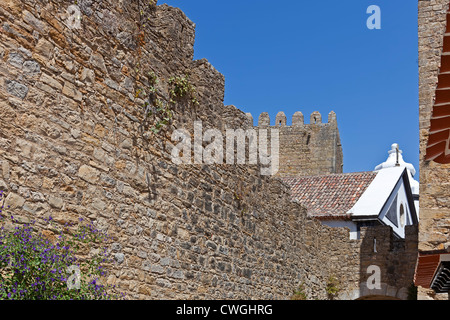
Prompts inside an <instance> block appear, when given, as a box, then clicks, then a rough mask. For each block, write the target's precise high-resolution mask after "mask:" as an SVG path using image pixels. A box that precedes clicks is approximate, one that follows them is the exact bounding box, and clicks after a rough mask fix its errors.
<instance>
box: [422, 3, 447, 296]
mask: <svg viewBox="0 0 450 320" xmlns="http://www.w3.org/2000/svg"><path fill="white" fill-rule="evenodd" d="M448 10H449V3H448V1H447V0H431V1H426V0H420V1H419V16H418V19H419V30H418V32H419V75H420V77H419V108H420V109H419V120H420V230H419V250H421V251H431V250H449V248H450V240H449V239H450V221H449V219H448V217H449V216H450V201H449V198H448V195H449V194H450V185H449V184H448V176H449V172H450V166H449V165H438V164H436V163H435V162H433V161H431V162H429V161H424V158H425V155H426V146H427V142H428V136H429V129H430V119H431V113H432V110H433V106H434V101H435V92H436V88H437V83H438V74H439V70H440V67H441V53H442V48H443V41H444V33H446V32H447V33H448V32H449V30H450V27H449V24H448V21H449V16H448V15H447V12H448ZM420 296H421V297H422V298H424V299H427V298H428V297H429V296H431V297H433V298H434V299H435V298H436V294H435V293H434V292H433V291H430V290H428V291H427V290H421V292H420ZM441 296H444V299H447V298H448V297H446V295H441Z"/></svg>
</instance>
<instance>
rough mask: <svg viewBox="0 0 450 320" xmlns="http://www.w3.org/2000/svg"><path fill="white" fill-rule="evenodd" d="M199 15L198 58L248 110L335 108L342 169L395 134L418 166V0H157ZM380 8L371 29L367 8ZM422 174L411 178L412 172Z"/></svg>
mask: <svg viewBox="0 0 450 320" xmlns="http://www.w3.org/2000/svg"><path fill="white" fill-rule="evenodd" d="M162 3H167V4H169V5H171V6H174V7H178V8H180V9H182V10H183V11H184V12H185V14H186V15H187V16H188V17H189V19H191V20H192V21H193V22H195V23H196V44H195V59H202V58H206V59H208V61H209V62H210V63H211V64H212V65H213V66H214V67H215V68H216V69H217V70H218V71H219V72H221V73H222V74H223V75H224V76H225V79H226V90H225V104H226V105H235V106H236V107H238V108H239V109H241V110H242V111H244V112H250V113H252V115H253V117H254V119H255V121H257V119H258V116H259V114H260V113H262V112H269V114H270V116H271V119H272V123H274V121H275V115H276V114H277V113H278V111H284V112H285V113H286V115H287V117H288V124H289V123H290V119H291V118H292V115H293V114H294V113H295V112H296V111H301V112H303V114H304V115H305V122H307V123H309V115H310V114H311V113H312V112H313V111H319V112H321V113H322V116H323V118H324V121H327V118H328V113H329V112H330V111H335V112H336V114H337V118H338V126H339V130H340V135H341V140H342V145H343V150H344V171H345V172H359V171H371V170H373V169H374V168H375V166H376V165H378V164H380V163H381V162H384V161H385V160H386V159H387V156H388V154H387V151H388V150H389V149H390V146H391V144H393V143H399V144H400V148H401V149H402V150H403V155H404V158H405V161H406V162H410V163H412V164H413V165H414V166H415V167H416V170H417V171H418V170H419V125H418V113H419V107H418V39H417V33H418V29H417V0H416V1H414V0H401V1H400V0H370V1H367V0H343V1H336V0H323V1H303V0H279V1H273V0H270V1H269V0H227V1H223V0H166V1H164V0H160V1H159V4H162ZM370 5H377V6H379V7H380V8H381V30H369V29H368V28H367V26H366V21H367V19H368V18H369V17H370V14H367V13H366V11H367V8H368V7H369V6H370ZM418 178H419V177H418V174H417V175H416V179H417V180H418Z"/></svg>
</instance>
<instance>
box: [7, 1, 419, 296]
mask: <svg viewBox="0 0 450 320" xmlns="http://www.w3.org/2000/svg"><path fill="white" fill-rule="evenodd" d="M77 3H78V5H79V7H80V10H81V12H82V14H83V16H82V20H81V28H80V29H70V28H69V27H67V26H68V24H67V23H66V22H67V19H68V17H67V8H68V7H69V6H70V5H72V4H73V1H50V0H46V1H37V0H26V1H18V0H17V1H16V0H6V1H1V2H0V25H2V28H3V31H4V32H1V33H0V52H10V53H11V52H16V53H17V52H20V55H21V57H22V58H23V62H22V60H21V59H20V58H19V56H15V57H13V58H12V60H11V61H14V64H15V65H16V66H17V67H16V66H13V67H11V64H9V63H8V59H1V60H0V77H1V78H3V79H5V80H4V85H2V86H0V118H1V119H2V126H0V146H1V148H0V162H1V170H0V181H2V182H1V184H2V185H6V186H7V188H8V190H7V191H8V192H9V196H8V197H9V200H10V201H11V203H12V204H13V208H12V210H11V212H12V213H13V214H15V215H19V216H24V218H28V219H32V220H36V227H38V228H41V229H43V230H46V233H48V232H49V231H48V230H47V228H48V224H47V223H46V222H45V221H44V219H45V218H47V217H49V216H52V217H53V218H54V221H56V222H57V223H59V224H61V225H64V224H65V223H67V222H74V221H75V222H76V221H78V219H79V218H83V219H84V220H83V221H92V222H93V223H94V224H95V225H96V226H98V227H101V229H102V230H105V231H107V232H108V234H109V235H110V236H111V237H112V243H111V245H110V247H111V251H112V254H113V257H114V260H115V262H114V263H113V264H112V265H111V266H110V270H109V276H108V278H107V279H106V281H107V283H109V284H115V285H116V286H117V288H118V289H119V290H121V291H123V292H125V293H127V294H128V297H130V298H132V299H249V298H252V299H289V298H290V297H291V295H292V293H293V291H294V290H295V289H297V288H298V287H299V286H300V285H301V284H304V285H305V293H306V295H307V297H308V298H309V299H327V298H328V296H327V293H326V287H327V283H328V280H329V279H330V277H331V276H334V277H336V278H337V279H339V281H340V283H341V290H340V295H339V297H340V298H342V299H345V298H358V297H360V296H361V293H362V292H363V291H361V290H360V288H361V283H363V282H364V281H365V279H367V272H366V270H364V269H365V268H366V266H367V265H369V264H374V263H375V264H378V265H379V266H380V268H381V269H382V281H383V283H384V284H385V288H388V289H389V290H388V289H386V290H385V291H384V292H385V294H394V292H395V294H396V295H397V296H398V292H400V291H401V290H402V288H405V287H407V286H408V284H409V283H410V282H411V281H412V277H411V270H413V269H414V266H415V264H414V263H415V259H412V255H411V252H412V251H413V250H414V239H413V237H411V238H412V239H410V240H408V241H411V243H412V245H411V246H405V247H402V244H401V243H399V242H397V241H394V240H393V239H392V234H391V233H390V229H387V230H386V229H385V228H381V229H374V230H371V231H370V232H369V235H368V236H367V237H364V238H363V239H362V240H353V241H351V240H349V231H348V230H346V229H331V228H328V227H325V226H323V225H322V224H321V223H319V222H318V221H316V220H311V219H309V218H308V217H307V215H306V210H305V209H304V208H303V207H302V206H300V205H299V204H297V203H293V202H291V198H290V194H289V189H288V186H286V185H285V184H283V183H282V182H281V181H280V180H278V179H277V178H276V177H267V176H261V174H260V170H259V168H258V166H243V165H231V166H226V165H211V166H208V165H190V166H189V165H175V164H173V162H172V159H171V150H172V148H173V145H172V143H173V141H172V140H171V134H172V132H173V131H174V130H175V129H176V128H182V129H186V130H188V131H191V132H192V131H193V122H194V121H202V123H203V126H204V128H215V129H218V130H220V131H222V132H224V130H225V129H227V128H250V127H252V124H251V123H250V121H249V117H248V116H246V115H245V114H244V113H243V112H242V111H240V110H238V109H236V108H235V107H233V106H224V105H223V100H224V89H225V80H224V77H223V75H221V74H220V73H219V72H218V71H217V70H216V69H214V67H213V66H212V65H211V64H210V63H209V62H208V61H206V60H205V59H202V60H198V61H193V56H194V38H195V24H194V23H193V22H192V21H190V20H189V19H188V18H187V17H186V16H185V15H184V13H183V12H181V11H180V10H179V9H176V8H171V7H169V6H167V5H160V6H158V7H154V6H147V4H148V2H147V1H141V3H140V6H138V4H139V3H138V0H124V1H112V0H103V1H99V0H95V1H94V0H82V1H80V0H79V1H78V2H77ZM139 7H140V8H144V9H143V11H142V12H140V10H139ZM44 8H45V10H44ZM49 12H51V14H48V13H49ZM105 15H107V18H108V19H106V21H115V23H116V24H115V25H114V26H111V25H110V24H107V23H106V22H105V21H104V20H103V19H102V17H104V16H105ZM114 17H115V18H114ZM140 18H143V19H144V20H145V21H148V23H146V26H145V27H143V28H142V29H141V30H138V29H137V26H136V21H139V20H140ZM118 35H120V36H118ZM20 48H24V49H25V50H23V49H22V50H19V49H20ZM26 50H28V51H29V52H30V53H31V57H29V56H28V55H27V54H26ZM5 57H6V55H5ZM25 61H35V62H36V64H34V63H27V65H26V66H24V63H25ZM20 62H22V64H21V63H20ZM38 65H39V68H38ZM152 72H153V73H154V74H155V75H156V76H157V77H158V80H159V81H158V83H157V84H156V85H155V91H156V93H155V95H156V97H157V98H158V99H160V101H161V102H165V103H169V99H170V96H169V84H168V81H167V80H168V79H170V77H172V76H182V75H186V74H187V75H189V81H190V82H191V83H192V84H193V86H194V87H195V88H196V98H197V100H198V102H199V104H198V105H195V104H192V103H190V102H189V101H177V103H176V104H174V105H172V107H171V108H172V112H173V115H174V117H173V119H171V121H170V123H169V124H168V125H167V126H165V127H163V128H162V130H161V131H160V132H158V133H157V134H155V133H153V132H152V131H151V130H150V128H151V127H152V126H153V125H154V124H155V121H156V119H155V118H152V117H150V118H146V114H144V111H145V110H144V108H143V107H142V105H143V102H144V100H142V97H140V94H139V92H129V91H130V90H133V89H132V88H134V90H136V91H138V89H139V88H143V87H149V86H150V80H149V78H150V76H149V74H151V73H152ZM31 73H32V74H33V75H31ZM296 117H297V118H296V119H297V120H296V123H295V125H296V128H283V129H282V130H283V136H284V138H283V139H285V140H284V141H287V140H289V139H291V138H293V137H296V138H298V139H299V140H298V141H297V142H295V143H297V144H298V145H299V146H302V148H303V149H302V150H309V151H308V152H311V155H309V156H308V157H306V156H305V158H303V159H310V161H311V166H310V167H309V168H300V166H301V164H300V163H296V164H295V163H294V164H293V166H292V167H293V168H292V171H291V172H296V173H299V172H300V171H302V170H304V172H306V174H314V173H315V172H316V171H315V170H316V169H315V167H317V168H318V169H317V172H319V171H322V170H326V171H327V172H328V171H329V170H336V172H340V171H339V170H340V168H339V165H340V164H341V163H342V159H341V154H340V152H341V151H339V147H340V145H339V139H338V131H337V125H336V123H335V118H334V117H331V118H330V120H332V121H329V123H327V124H326V123H318V122H317V121H316V122H315V123H314V124H310V125H309V127H308V126H307V125H305V127H302V126H301V124H300V123H299V121H302V120H301V119H302V117H300V116H299V114H297V115H296ZM267 125H268V126H269V125H270V122H269V123H267ZM309 134H311V137H310V139H308V136H309ZM308 140H309V145H310V149H306V148H307V147H306V146H308ZM327 141H329V142H330V143H328V144H325V147H324V148H325V149H326V150H324V151H323V153H321V151H320V145H321V144H323V142H327ZM285 145H286V146H287V144H285ZM335 147H336V150H333V149H334V148H335ZM302 152H303V151H296V152H294V151H293V152H292V153H291V155H292V156H295V155H301V154H302ZM312 153H314V154H312ZM316 153H317V154H316ZM286 160H287V159H286ZM283 161H284V160H283ZM296 161H297V160H296ZM314 166H315V167H314ZM378 233H379V235H378ZM363 234H365V233H364V232H363ZM374 236H377V237H379V238H378V239H379V242H381V243H384V242H386V245H385V246H384V247H383V246H380V248H379V251H378V253H377V254H375V255H374V254H372V253H371V254H369V253H367V255H364V254H362V252H363V251H364V250H369V251H370V248H372V250H373V244H372V243H373V237H374ZM380 237H381V238H380ZM380 239H381V240H380ZM369 251H367V252H369ZM414 258H415V257H414ZM392 265H394V266H396V267H394V268H392ZM400 267H401V268H400ZM394 275H396V276H395V277H394ZM367 294H371V293H370V292H368V293H367Z"/></svg>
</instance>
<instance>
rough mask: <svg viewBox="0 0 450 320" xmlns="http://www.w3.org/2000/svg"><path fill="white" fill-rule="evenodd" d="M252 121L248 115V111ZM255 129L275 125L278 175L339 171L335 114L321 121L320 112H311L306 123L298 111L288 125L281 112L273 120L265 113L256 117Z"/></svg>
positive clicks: (341, 155) (340, 161) (338, 147)
mask: <svg viewBox="0 0 450 320" xmlns="http://www.w3.org/2000/svg"><path fill="white" fill-rule="evenodd" d="M247 117H249V119H250V121H251V122H252V123H253V117H252V115H251V114H247ZM257 128H263V129H264V128H276V129H278V130H279V134H280V160H279V161H280V168H279V171H278V176H281V177H289V176H316V175H324V174H333V173H342V172H343V167H344V162H343V151H342V144H341V139H340V136H339V129H338V124H337V118H336V114H335V113H334V112H333V111H332V112H330V113H329V115H328V122H323V120H322V115H321V114H320V112H317V111H316V112H313V113H312V114H311V116H310V122H309V124H306V123H305V119H304V115H303V114H302V113H301V112H300V111H298V112H296V113H295V114H294V115H293V116H292V125H287V117H286V115H285V113H284V112H282V111H281V112H279V113H278V114H277V116H276V118H275V123H272V122H271V119H270V116H269V114H268V113H267V112H264V113H262V114H261V115H260V116H259V118H258V125H257Z"/></svg>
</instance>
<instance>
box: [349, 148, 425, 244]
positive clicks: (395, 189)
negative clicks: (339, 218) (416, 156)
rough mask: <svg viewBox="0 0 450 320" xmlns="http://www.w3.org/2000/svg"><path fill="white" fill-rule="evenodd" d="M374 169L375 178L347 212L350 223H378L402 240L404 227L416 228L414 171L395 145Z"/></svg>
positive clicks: (416, 190)
mask: <svg viewBox="0 0 450 320" xmlns="http://www.w3.org/2000/svg"><path fill="white" fill-rule="evenodd" d="M375 170H376V171H377V172H378V173H377V176H376V177H375V179H374V180H373V181H372V183H371V184H370V185H369V187H368V188H367V189H366V191H365V192H364V193H363V195H362V196H361V197H360V199H359V200H358V201H357V202H356V204H355V205H354V206H353V208H351V209H350V210H349V211H348V212H347V213H348V214H349V215H350V216H351V218H352V220H353V221H373V220H378V221H380V222H381V223H382V224H385V225H388V226H391V227H392V229H393V230H394V232H395V233H396V234H397V235H398V236H399V237H401V238H404V237H405V226H407V225H417V224H418V219H419V218H418V213H417V211H416V204H415V202H414V196H413V195H414V194H416V192H417V195H418V182H417V181H415V180H414V178H413V176H414V175H415V173H416V171H415V169H414V167H413V166H412V165H411V164H408V163H406V162H404V161H403V157H402V156H401V151H400V150H399V148H398V145H397V144H394V145H392V149H391V151H390V152H389V158H388V160H387V161H386V162H384V163H382V164H380V165H379V166H377V167H376V169H375ZM416 183H417V185H416Z"/></svg>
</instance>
